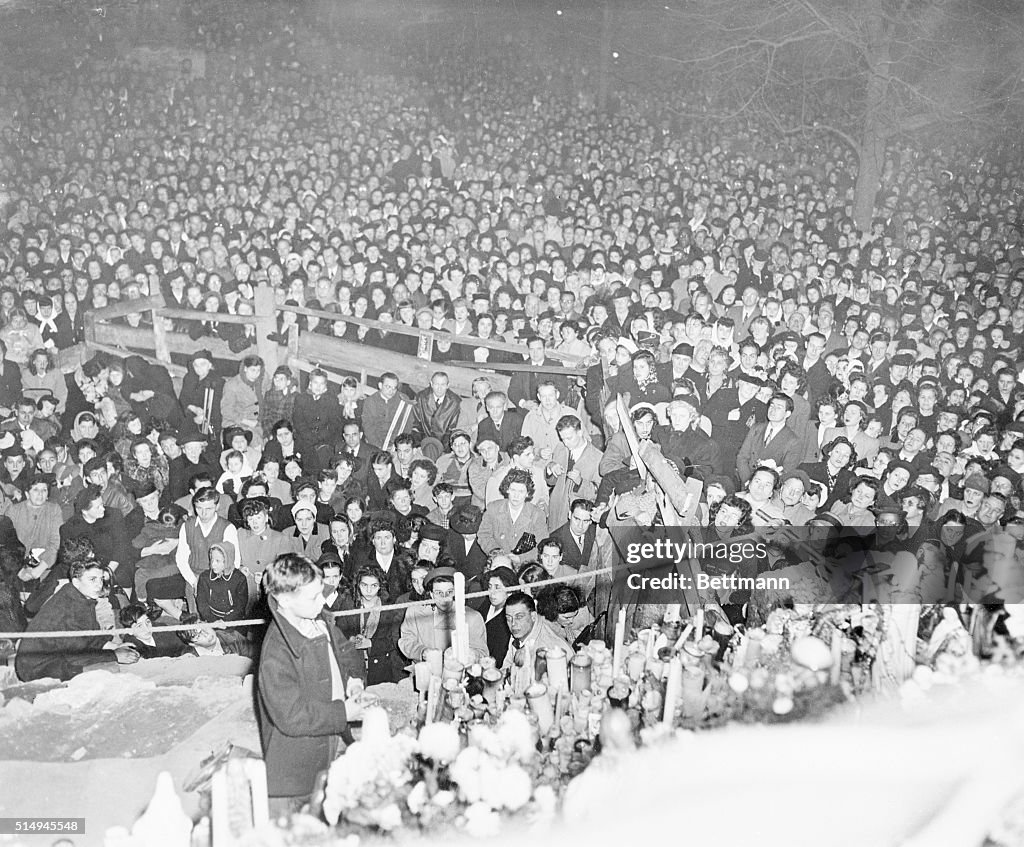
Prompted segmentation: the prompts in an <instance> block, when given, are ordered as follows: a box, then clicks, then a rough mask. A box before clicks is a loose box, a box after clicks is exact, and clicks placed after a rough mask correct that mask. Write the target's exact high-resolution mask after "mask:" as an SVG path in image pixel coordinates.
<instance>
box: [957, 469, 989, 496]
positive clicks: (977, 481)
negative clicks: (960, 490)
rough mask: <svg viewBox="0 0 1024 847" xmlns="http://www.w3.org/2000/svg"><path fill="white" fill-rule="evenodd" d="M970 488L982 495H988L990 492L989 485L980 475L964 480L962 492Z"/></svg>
mask: <svg viewBox="0 0 1024 847" xmlns="http://www.w3.org/2000/svg"><path fill="white" fill-rule="evenodd" d="M968 488H971V489H973V490H975V491H980V492H981V493H982V494H988V493H989V491H991V490H992V485H991V483H990V482H989V481H988V480H987V479H986V478H985V477H983V476H982V475H981V474H973V475H972V476H969V477H967V479H966V480H964V491H966V490H967V489H968Z"/></svg>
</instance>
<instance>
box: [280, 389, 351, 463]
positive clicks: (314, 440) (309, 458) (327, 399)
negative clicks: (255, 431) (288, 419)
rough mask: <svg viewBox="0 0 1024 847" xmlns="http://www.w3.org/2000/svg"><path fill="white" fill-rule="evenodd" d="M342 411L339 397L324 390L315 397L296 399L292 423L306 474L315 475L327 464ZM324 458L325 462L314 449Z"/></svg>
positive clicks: (301, 396)
mask: <svg viewBox="0 0 1024 847" xmlns="http://www.w3.org/2000/svg"><path fill="white" fill-rule="evenodd" d="M340 421H341V408H340V407H339V406H338V398H337V396H336V395H335V394H333V393H332V392H330V391H325V392H324V393H323V394H321V395H320V396H319V397H317V398H314V397H313V395H312V394H310V393H309V392H308V391H305V392H303V393H302V394H300V395H298V397H296V398H295V409H294V411H293V412H292V424H294V426H295V447H296V449H297V450H298V452H299V453H301V454H302V466H303V468H304V469H305V471H306V473H307V475H310V474H312V473H315V472H316V471H318V470H320V468H321V467H323V466H325V465H326V460H327V459H329V456H327V455H326V453H333V452H334V442H335V440H336V439H335V436H336V434H337V433H336V424H337V425H339V426H340ZM318 447H320V448H321V453H324V454H325V455H324V456H323V458H324V459H325V461H321V456H320V455H319V454H318V453H317V448H318Z"/></svg>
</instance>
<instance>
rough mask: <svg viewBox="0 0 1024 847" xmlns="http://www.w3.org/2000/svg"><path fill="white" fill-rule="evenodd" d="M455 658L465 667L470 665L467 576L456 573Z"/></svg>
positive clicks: (460, 572) (459, 572)
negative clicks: (467, 622)
mask: <svg viewBox="0 0 1024 847" xmlns="http://www.w3.org/2000/svg"><path fill="white" fill-rule="evenodd" d="M453 646H454V647H455V656H456V658H458V660H459V661H460V662H461V663H462V664H463V665H468V664H469V660H470V655H469V627H468V626H467V624H466V575H465V574H464V573H462V571H456V572H455V640H454V645H453Z"/></svg>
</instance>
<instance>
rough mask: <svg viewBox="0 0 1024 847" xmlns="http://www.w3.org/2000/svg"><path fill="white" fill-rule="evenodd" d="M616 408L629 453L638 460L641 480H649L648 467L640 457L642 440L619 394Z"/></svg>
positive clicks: (616, 398)
mask: <svg viewBox="0 0 1024 847" xmlns="http://www.w3.org/2000/svg"><path fill="white" fill-rule="evenodd" d="M615 408H616V410H617V411H618V413H619V425H620V426H621V427H622V432H623V434H624V435H625V436H626V443H627V444H628V445H629V451H630V452H631V453H632V454H633V458H634V459H635V460H636V469H637V473H639V474H640V479H647V465H645V464H644V460H643V457H642V456H641V455H640V439H639V438H637V435H636V429H635V428H634V426H633V420H632V418H630V416H629V409H627V408H626V402H625V401H624V400H623V399H622V395H621V394H618V395H616V397H615Z"/></svg>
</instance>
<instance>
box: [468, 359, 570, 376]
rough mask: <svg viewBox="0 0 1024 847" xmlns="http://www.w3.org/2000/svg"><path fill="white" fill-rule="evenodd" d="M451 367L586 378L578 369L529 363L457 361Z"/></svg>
mask: <svg viewBox="0 0 1024 847" xmlns="http://www.w3.org/2000/svg"><path fill="white" fill-rule="evenodd" d="M452 364H453V365H461V366H462V367H465V368H479V369H480V370H488V371H490V370H494V371H501V372H502V373H533V374H553V375H557V376H586V373H587V372H586V371H582V370H580V369H579V368H569V367H566V368H562V367H558V366H557V365H533V364H530V363H529V362H524V363H523V364H521V365H520V364H516V365H510V364H506V363H505V362H501V363H498V362H465V361H461V360H457V361H454V362H452Z"/></svg>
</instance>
